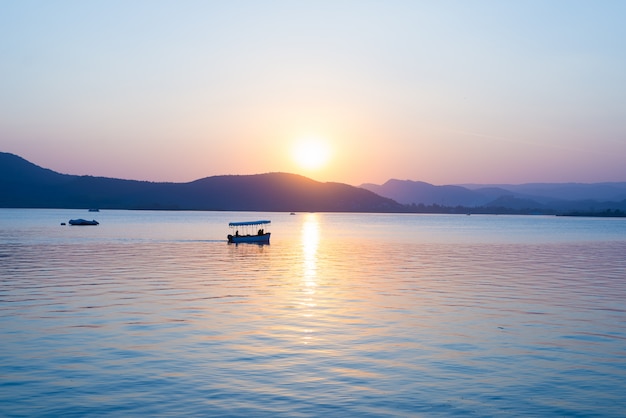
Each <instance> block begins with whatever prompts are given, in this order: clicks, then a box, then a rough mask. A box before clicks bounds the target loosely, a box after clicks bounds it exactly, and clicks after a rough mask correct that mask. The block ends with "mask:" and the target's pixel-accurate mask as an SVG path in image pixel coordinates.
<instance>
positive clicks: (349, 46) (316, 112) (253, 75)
mask: <svg viewBox="0 0 626 418" xmlns="http://www.w3.org/2000/svg"><path fill="white" fill-rule="evenodd" d="M625 20H626V2H622V1H598V2H591V1H523V2H522V1H519V2H502V1H315V2H312V1H311V2H308V1H229V2H217V1H215V2H210V1H177V2H175V1H124V2H122V1H119V2H117V1H107V2H104V1H89V2H82V1H53V2H50V1H3V2H0V54H2V57H3V59H2V61H1V62H0V151H5V152H13V153H15V154H18V155H21V156H23V157H24V158H26V159H28V160H30V161H32V162H34V163H36V164H38V165H42V166H44V167H47V168H51V169H54V170H56V171H60V172H65V173H71V174H91V175H101V176H109V177H121V178H132V179H141V180H153V181H190V180H194V179H197V178H201V177H205V176H210V175H219V174H254V173H262V172H271V171H286V172H295V173H300V174H304V175H307V176H309V177H312V178H314V179H317V180H323V181H340V182H346V183H350V184H356V185H358V184H360V183H364V182H373V183H382V182H384V181H386V180H387V179H389V178H400V179H412V180H423V181H428V182H431V183H434V184H451V183H469V182H473V183H524V182H537V181H546V182H569V181H575V182H596V181H626V122H625V121H626V100H625V98H626V25H624V24H623V22H624V21H625ZM302 138H317V139H316V140H317V141H320V142H324V143H325V145H326V146H327V147H328V148H329V149H330V156H329V158H328V161H326V162H325V163H324V164H321V165H320V166H318V167H315V168H314V169H313V168H310V167H304V166H302V165H298V162H297V161H294V159H293V158H292V153H293V152H292V149H293V148H294V146H295V144H297V143H298V142H299V141H301V140H302Z"/></svg>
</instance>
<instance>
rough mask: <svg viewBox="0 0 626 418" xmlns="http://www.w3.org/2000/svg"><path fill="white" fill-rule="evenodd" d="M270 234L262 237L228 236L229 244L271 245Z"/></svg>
mask: <svg viewBox="0 0 626 418" xmlns="http://www.w3.org/2000/svg"><path fill="white" fill-rule="evenodd" d="M270 235H272V234H271V233H270V232H267V233H265V234H262V235H228V236H227V238H228V242H230V243H233V244H240V243H251V244H269V243H270Z"/></svg>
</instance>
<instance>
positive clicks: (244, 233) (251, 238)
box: [227, 221, 271, 244]
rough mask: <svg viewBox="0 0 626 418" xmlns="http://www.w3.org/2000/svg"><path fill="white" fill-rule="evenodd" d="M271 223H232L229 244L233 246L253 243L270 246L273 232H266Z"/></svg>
mask: <svg viewBox="0 0 626 418" xmlns="http://www.w3.org/2000/svg"><path fill="white" fill-rule="evenodd" d="M270 223H271V221H248V222H231V223H229V224H228V227H229V228H230V232H231V233H230V234H228V236H227V238H228V242H229V243H233V244H239V243H252V244H269V243H270V235H271V232H267V231H266V230H265V228H266V225H269V224H270Z"/></svg>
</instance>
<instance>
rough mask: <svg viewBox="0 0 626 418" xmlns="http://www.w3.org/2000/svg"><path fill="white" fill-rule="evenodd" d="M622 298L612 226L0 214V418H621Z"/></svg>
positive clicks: (624, 383)
mask: <svg viewBox="0 0 626 418" xmlns="http://www.w3.org/2000/svg"><path fill="white" fill-rule="evenodd" d="M78 217H82V218H86V219H92V218H95V219H97V220H98V221H100V222H101V224H100V225H99V226H97V227H70V226H61V225H60V223H61V222H67V221H68V220H69V219H70V218H78ZM266 218H267V219H271V220H272V223H273V225H272V228H271V232H272V233H273V235H272V242H271V245H267V246H257V245H249V244H248V245H246V244H243V245H238V246H236V245H229V244H227V243H226V239H225V237H226V234H227V233H228V231H227V227H226V225H227V223H228V222H229V221H233V220H253V219H266ZM625 302H626V219H588V218H559V217H525V216H474V215H472V216H440V215H367V214H322V213H318V214H297V215H295V216H290V215H289V214H282V213H261V214H258V213H220V212H132V211H102V212H100V213H88V212H86V211H76V210H73V211H72V210H8V209H0V415H1V416H66V417H67V416H85V415H87V416H90V415H91V416H140V415H144V416H164V415H165V416H173V415H183V416H322V415H328V416H467V415H470V416H511V415H513V416H581V417H582V416H585V417H586V416H616V417H617V416H624V414H625V411H626V395H625V394H624V393H625V392H624V388H625V387H626V307H625Z"/></svg>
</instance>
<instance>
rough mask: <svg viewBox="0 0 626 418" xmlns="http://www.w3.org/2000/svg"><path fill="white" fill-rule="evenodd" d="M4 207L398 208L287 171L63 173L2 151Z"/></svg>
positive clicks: (0, 185)
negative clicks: (166, 175)
mask: <svg viewBox="0 0 626 418" xmlns="http://www.w3.org/2000/svg"><path fill="white" fill-rule="evenodd" d="M0 207H5V208H20V207H23V208H93V207H96V208H102V209H169V210H242V211H319V212H394V211H403V210H404V207H403V206H402V205H400V204H398V203H396V202H395V201H393V200H391V199H389V198H384V197H381V196H379V195H377V194H375V193H373V192H371V191H368V190H365V189H361V188H358V187H353V186H349V185H347V184H341V183H332V182H329V183H322V182H317V181H314V180H311V179H309V178H306V177H303V176H299V175H296V174H288V173H267V174H257V175H242V176H214V177H207V178H203V179H199V180H196V181H192V182H189V183H156V182H146V181H136V180H122V179H114V178H106V177H93V176H75V175H69V174H60V173H57V172H54V171H52V170H49V169H46V168H42V167H39V166H37V165H35V164H33V163H31V162H29V161H26V160H25V159H23V158H21V157H19V156H17V155H14V154H9V153H1V152H0Z"/></svg>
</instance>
